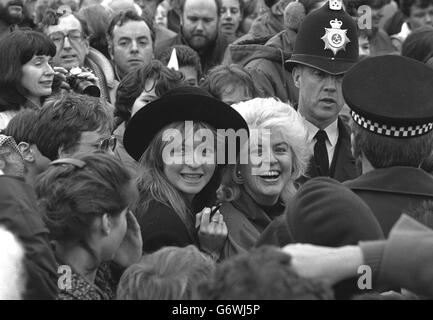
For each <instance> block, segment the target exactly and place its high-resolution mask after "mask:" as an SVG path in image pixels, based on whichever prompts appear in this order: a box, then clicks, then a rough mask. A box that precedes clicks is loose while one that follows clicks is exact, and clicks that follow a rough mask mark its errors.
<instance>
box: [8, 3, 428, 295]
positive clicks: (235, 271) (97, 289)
mask: <svg viewBox="0 0 433 320" xmlns="http://www.w3.org/2000/svg"><path fill="white" fill-rule="evenodd" d="M334 2H335V3H333V2H332V1H331V3H330V5H328V2H327V1H318V0H299V1H291V0H171V1H169V0H153V1H152V0H151V1H147V0H134V1H132V0H111V1H102V2H101V1H94V0H89V1H80V2H79V3H76V2H74V1H66V0H55V1H52V0H50V1H41V2H39V1H25V2H24V3H23V2H22V1H21V0H2V1H1V2H0V75H1V78H0V88H1V89H0V130H1V131H0V178H1V179H15V178H17V181H15V182H11V181H10V180H5V182H4V184H3V182H2V183H1V184H0V202H1V201H3V193H4V194H5V195H7V193H6V191H5V190H7V188H9V187H11V188H15V184H20V183H21V184H24V187H23V189H24V190H25V191H24V192H21V191H17V190H18V189H13V190H14V192H16V195H17V199H18V201H20V200H22V199H21V198H20V197H22V198H23V199H24V200H23V203H25V207H26V208H29V210H30V211H31V210H34V211H35V212H34V213H35V214H36V213H37V215H35V216H34V219H37V221H38V223H40V224H41V225H42V226H44V228H45V229H46V230H45V229H44V230H42V229H41V230H42V231H40V230H39V229H37V228H36V227H35V230H30V229H31V228H27V227H26V228H24V229H26V230H25V232H27V233H26V236H22V235H21V234H15V235H14V234H13V233H14V230H15V229H13V228H12V229H11V230H3V227H2V226H1V225H0V238H1V239H2V240H1V241H0V243H1V245H2V246H3V242H4V243H7V244H8V245H7V246H5V247H4V248H3V249H2V250H3V251H2V252H4V254H3V253H2V254H0V271H1V272H0V279H3V278H5V279H6V278H8V277H9V280H8V281H10V282H11V285H10V286H9V285H8V286H9V287H10V290H9V291H8V293H7V294H5V295H3V292H2V291H1V290H0V298H3V297H5V298H20V297H21V296H22V295H23V294H24V293H25V292H26V290H27V291H28V288H27V287H26V284H23V283H22V282H23V281H22V279H18V278H17V277H10V276H8V275H9V274H10V268H11V264H12V268H15V269H16V270H18V273H17V274H21V273H25V272H28V270H24V269H25V268H24V269H23V266H22V265H20V261H24V260H25V259H30V258H28V257H26V256H24V255H23V248H24V249H26V250H28V247H27V246H28V243H27V242H29V243H30V242H33V241H34V242H37V243H39V245H40V246H42V247H43V246H44V245H45V247H44V249H43V250H45V254H41V255H40V257H41V259H47V260H46V261H48V260H49V259H51V258H52V261H51V266H50V267H47V270H45V271H46V272H45V271H40V272H41V276H40V278H41V279H44V277H45V276H46V275H47V274H48V273H50V272H51V271H52V270H54V268H56V267H59V266H65V265H66V266H72V269H73V272H72V273H73V275H72V282H71V283H70V285H71V286H72V288H70V287H67V288H60V287H59V288H58V289H59V291H57V292H55V297H56V298H59V299H108V298H111V299H113V298H117V299H119V300H159V299H163V300H191V299H202V300H228V299H238V300H239V299H241V300H266V299H314V300H315V299H319V300H328V299H334V298H337V299H346V298H352V297H353V296H355V295H357V294H359V293H361V291H360V288H359V287H358V286H357V282H356V279H355V278H350V277H348V279H346V280H344V281H338V282H337V283H334V284H332V285H331V284H330V283H328V282H326V281H320V280H317V279H310V278H307V277H303V276H301V275H300V274H299V271H298V270H297V269H296V268H295V265H294V261H295V260H294V259H296V257H295V256H293V257H292V256H291V255H289V254H287V253H286V252H284V251H283V250H281V248H280V247H282V246H284V245H288V244H289V245H290V244H295V243H308V244H311V245H316V246H326V247H329V248H336V247H341V246H356V245H358V243H360V242H363V241H374V240H380V241H383V240H384V239H386V238H387V236H388V233H389V226H388V225H386V227H385V226H384V225H383V223H384V222H383V220H381V219H380V218H378V213H377V211H376V210H377V208H375V207H374V206H373V205H371V202H369V201H373V200H371V199H373V196H370V195H369V194H367V193H364V192H365V190H367V189H368V188H365V187H364V186H362V187H361V188H357V187H353V186H351V183H354V182H353V181H355V183H356V181H357V179H359V177H363V176H365V175H368V174H374V173H377V172H385V173H386V172H387V171H386V170H391V169H392V170H397V169H398V168H400V169H401V168H403V169H402V170H414V171H413V172H415V171H416V172H417V174H418V175H421V174H422V175H426V176H423V177H424V178H423V179H427V180H428V179H432V181H433V178H431V176H430V174H431V173H432V172H433V165H432V163H433V160H432V159H433V158H432V145H433V131H432V130H433V125H432V123H433V112H431V111H430V109H431V108H430V107H432V105H431V102H429V101H431V99H430V100H429V98H431V96H429V92H432V91H433V86H432V84H431V83H432V82H431V81H430V82H429V81H423V80H425V78H428V77H431V76H432V74H433V71H432V70H431V69H429V66H432V65H433V40H432V39H433V2H432V0H400V1H399V3H398V5H399V11H398V14H395V15H394V16H393V18H392V19H391V18H389V21H391V22H392V23H391V22H390V24H388V25H385V24H384V21H383V17H384V13H385V9H386V8H389V6H390V5H391V4H390V1H386V0H368V1H363V0H359V1H341V6H342V7H339V5H340V1H334ZM332 6H337V8H333V7H332ZM361 6H369V8H370V9H371V11H370V13H371V15H370V16H369V17H370V18H371V21H370V22H371V28H369V29H368V30H366V29H365V28H363V27H362V26H361V25H360V23H359V19H361V13H360V11H359V10H358V8H360V7H361ZM344 8H345V9H346V11H345V9H344ZM334 15H335V17H337V18H335V19H334V20H331V19H330V17H331V16H333V17H334ZM399 15H400V16H399ZM342 25H343V27H342ZM395 25H398V31H399V32H392V31H389V30H392V28H393V27H395ZM3 26H6V28H4V27H3ZM341 28H343V30H342V29H341ZM386 28H388V29H387V30H388V31H385V29H386ZM12 29H16V30H12ZM387 32H388V33H387ZM319 34H320V35H319ZM312 39H313V40H312ZM390 48H392V49H390ZM387 50H388V51H387ZM385 52H386V53H388V54H387V55H386V56H383V57H371V58H367V56H379V55H382V54H383V53H385ZM382 58H386V59H387V60H383V59H382ZM415 60H416V61H415ZM396 65H399V66H401V68H402V70H403V71H401V70H396V69H395V66H396ZM379 67H380V68H379ZM365 70H374V71H376V70H377V72H378V74H377V77H375V78H374V77H373V78H371V83H373V84H374V85H375V86H373V87H371V86H369V83H368V81H367V80H365V79H367V78H368V77H369V76H370V75H366V74H365V72H366V71H365ZM413 70H416V71H417V72H415V71H413ZM404 74H407V75H408V77H410V79H409V81H410V82H411V84H408V85H407V86H405V85H404V81H406V80H407V79H405V80H403V79H401V78H403V75H404ZM387 77H391V79H389V80H390V82H392V81H395V84H394V82H392V83H388V82H386V80H387V79H388V78H387ZM392 77H395V79H394V78H392ZM369 79H370V78H369ZM377 79H379V80H377ZM432 79H433V78H432ZM382 80H383V81H382ZM391 80H392V81H391ZM381 81H382V83H381ZM385 82H386V83H385ZM393 85H394V87H395V86H397V87H399V90H396V89H395V88H394V87H393ZM410 85H418V86H419V88H420V89H419V93H418V94H417V93H414V92H415V91H416V90H415V91H414V90H412V91H411V87H410ZM358 86H359V87H358ZM379 86H382V87H383V90H382V91H381V90H379V89H378V87H379ZM291 90H293V92H295V94H292V93H291ZM279 91H280V92H279ZM281 91H284V92H283V96H285V97H286V98H285V99H282V98H281ZM360 91H362V92H364V93H363V94H359V92H360ZM373 98H375V101H371V100H373ZM369 99H370V100H369ZM283 100H284V101H283ZM408 101H415V103H416V106H414V107H413V108H414V109H413V110H412V111H411V112H408V111H407V106H405V105H404V103H406V102H408ZM376 107H377V108H376ZM390 110H392V112H391V111H390ZM391 113H392V114H391ZM345 116H346V117H345ZM320 139H322V140H320ZM233 155H234V157H231V156H233ZM230 157H231V158H230ZM228 159H231V160H232V161H231V162H230V161H229V160H228ZM220 160H222V161H220ZM361 174H363V175H361ZM3 176H4V177H3ZM372 180H373V179H372ZM343 182H344V183H343ZM430 184H431V185H433V183H432V182H430ZM430 184H429V185H430ZM390 185H391V187H393V186H394V185H393V184H390ZM387 187H389V185H387ZM391 187H390V188H391ZM394 187H395V186H394ZM396 188H397V187H396ZM397 189H398V188H397ZM414 189H415V187H414ZM359 190H361V191H359ZM376 191H377V190H376ZM382 191H383V190H382ZM398 191H399V192H400V191H401V190H400V189H399V190H398ZM401 193H402V194H409V193H410V192H405V191H402V192H401ZM427 193H428V192H422V191H419V192H418V191H417V192H415V195H416V197H415V198H416V201H415V200H413V199H411V200H413V201H414V202H413V203H412V202H410V204H411V206H410V207H408V206H405V207H403V204H402V203H403V202H402V201H400V200H399V201H394V202H395V203H394V202H393V201H392V200H390V201H389V203H390V204H392V205H401V206H402V207H401V208H400V207H399V208H398V210H399V212H398V213H399V215H400V214H402V213H405V214H407V215H409V216H411V217H413V218H414V219H416V220H418V221H420V222H421V223H422V224H424V225H426V226H427V227H429V228H432V226H433V220H432V214H431V213H432V210H433V209H432V204H433V201H424V202H423V200H426V199H430V200H432V199H433V195H431V194H427ZM8 197H9V195H7V197H6V198H8ZM8 201H9V200H8ZM414 203H415V204H416V206H415V205H414V206H412V204H414ZM18 207H19V206H18ZM8 210H9V208H8ZM10 210H12V209H10ZM2 214H3V213H0V224H1V223H2V219H1V216H2ZM393 222H395V221H393ZM387 223H388V222H387ZM29 224H30V223H29ZM36 229H37V230H36ZM10 231H11V232H12V233H11V232H10ZM33 231H34V233H33V234H32V236H28V234H30V233H31V232H33ZM45 232H46V235H45ZM41 234H43V236H42V238H37V237H40V236H41ZM16 237H18V238H20V237H21V238H20V239H24V240H23V243H24V245H23V248H21V247H20V244H19V243H17V241H16ZM26 241H27V242H26ZM263 244H265V245H263ZM50 257H51V258H50ZM6 260H8V261H10V264H9V265H8V266H6V264H7V261H6ZM46 261H45V262H46ZM53 261H54V262H53ZM32 262H34V261H32ZM14 263H15V264H16V267H14V265H13V264H14ZM35 263H36V262H35ZM3 265H4V266H5V267H3ZM50 268H51V270H48V269H50ZM42 269H43V268H42ZM38 270H39V268H36V267H35V268H34V270H33V271H34V272H39V271H38ZM44 272H45V273H44ZM24 278H25V277H24ZM47 278H48V276H47ZM29 283H31V282H29ZM46 288H47V287H45V289H44V290H48V289H46ZM375 289H376V288H375ZM41 290H42V289H41ZM378 290H379V289H377V291H378ZM59 292H60V293H59ZM364 297H365V296H364ZM372 297H375V296H374V295H372V296H370V298H372ZM377 297H378V298H382V297H384V296H383V295H381V296H377ZM399 297H400V296H399ZM401 297H404V295H402V296H401ZM358 299H363V296H359V297H358Z"/></svg>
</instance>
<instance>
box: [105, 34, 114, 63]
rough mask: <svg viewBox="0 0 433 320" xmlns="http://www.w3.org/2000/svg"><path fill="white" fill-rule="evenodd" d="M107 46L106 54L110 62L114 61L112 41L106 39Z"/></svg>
mask: <svg viewBox="0 0 433 320" xmlns="http://www.w3.org/2000/svg"><path fill="white" fill-rule="evenodd" d="M107 44H108V54H109V55H110V58H111V60H113V59H114V49H113V40H111V39H110V38H108V37H107Z"/></svg>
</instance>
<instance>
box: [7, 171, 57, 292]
mask: <svg viewBox="0 0 433 320" xmlns="http://www.w3.org/2000/svg"><path fill="white" fill-rule="evenodd" d="M0 225H2V226H4V227H5V228H6V229H8V230H9V231H10V232H12V233H13V234H14V235H15V236H16V237H17V238H18V239H19V241H20V242H21V243H22V245H23V246H24V249H25V252H26V254H25V257H24V268H25V271H26V274H27V279H26V288H25V292H24V297H23V298H24V299H30V300H38V299H43V300H46V299H55V298H56V297H57V294H58V287H57V272H56V270H57V268H56V260H55V257H54V253H53V252H52V250H51V246H50V243H49V240H48V229H47V227H46V226H45V224H44V222H43V221H42V216H41V214H40V212H39V211H38V209H37V205H36V194H35V192H34V190H33V188H32V187H31V186H30V185H28V184H26V183H25V182H24V179H22V178H18V177H12V176H6V175H3V176H0Z"/></svg>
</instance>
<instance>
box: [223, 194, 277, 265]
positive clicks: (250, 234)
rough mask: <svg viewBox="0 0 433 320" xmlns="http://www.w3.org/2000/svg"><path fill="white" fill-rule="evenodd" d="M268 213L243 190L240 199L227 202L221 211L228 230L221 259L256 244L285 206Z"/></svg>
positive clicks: (246, 249)
mask: <svg viewBox="0 0 433 320" xmlns="http://www.w3.org/2000/svg"><path fill="white" fill-rule="evenodd" d="M275 209H276V211H273V212H271V211H269V210H267V211H268V212H266V211H265V210H264V208H263V207H260V206H259V205H258V204H257V203H256V202H254V200H253V199H252V198H251V197H250V196H249V195H248V194H247V193H246V192H245V191H244V190H243V189H242V192H241V194H240V197H239V199H237V200H234V201H232V202H225V203H224V204H223V206H222V207H221V209H220V212H221V214H222V215H223V217H224V221H225V223H226V225H227V229H228V237H227V241H226V243H225V245H224V250H223V252H222V257H221V259H227V258H229V257H231V256H233V255H236V254H238V253H242V252H246V251H248V250H249V249H251V248H252V247H253V246H254V244H255V243H256V241H257V239H258V238H259V236H260V234H261V233H262V231H263V230H264V229H265V228H266V227H267V226H268V225H269V223H271V221H272V220H273V219H274V218H275V217H276V216H279V215H281V214H282V213H283V212H284V206H283V205H281V204H279V205H278V206H275Z"/></svg>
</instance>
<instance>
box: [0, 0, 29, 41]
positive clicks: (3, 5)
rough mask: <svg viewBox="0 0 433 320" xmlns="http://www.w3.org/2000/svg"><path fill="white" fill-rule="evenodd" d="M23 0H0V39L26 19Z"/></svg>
mask: <svg viewBox="0 0 433 320" xmlns="http://www.w3.org/2000/svg"><path fill="white" fill-rule="evenodd" d="M23 7H24V4H23V1H22V0H0V39H1V38H3V36H5V35H6V34H8V33H9V32H11V31H13V30H15V29H16V28H17V25H18V24H19V23H21V22H22V21H23V19H24V13H23Z"/></svg>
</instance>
